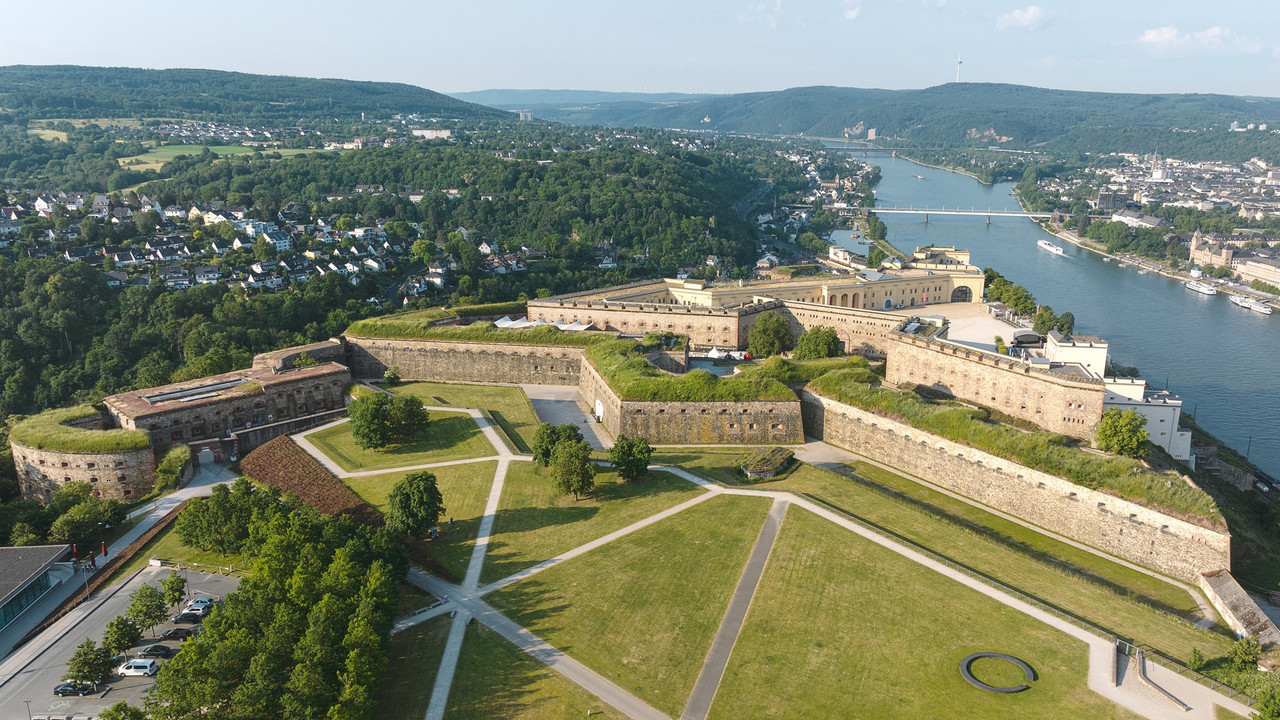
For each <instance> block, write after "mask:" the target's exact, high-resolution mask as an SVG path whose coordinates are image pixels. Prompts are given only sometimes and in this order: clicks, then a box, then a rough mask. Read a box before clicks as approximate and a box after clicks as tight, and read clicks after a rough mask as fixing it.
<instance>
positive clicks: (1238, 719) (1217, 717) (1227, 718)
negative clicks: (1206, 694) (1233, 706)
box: [1213, 705, 1248, 720]
mask: <svg viewBox="0 0 1280 720" xmlns="http://www.w3.org/2000/svg"><path fill="white" fill-rule="evenodd" d="M1213 710H1214V713H1213V717H1214V720H1248V718H1246V717H1245V716H1243V715H1241V714H1240V713H1233V712H1231V711H1230V710H1228V709H1226V708H1224V707H1222V706H1221V705H1217V706H1214V708H1213Z"/></svg>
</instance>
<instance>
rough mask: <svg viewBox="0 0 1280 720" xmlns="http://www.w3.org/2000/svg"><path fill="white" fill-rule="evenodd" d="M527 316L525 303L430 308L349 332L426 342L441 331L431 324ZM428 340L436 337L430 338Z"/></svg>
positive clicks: (371, 320)
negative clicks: (437, 331) (492, 317)
mask: <svg viewBox="0 0 1280 720" xmlns="http://www.w3.org/2000/svg"><path fill="white" fill-rule="evenodd" d="M525 312H527V305H526V304H525V303H523V302H507V303H489V304H487V305H461V306H459V307H455V308H427V309H426V310H414V311H412V312H407V313H396V314H394V315H383V316H382V317H372V318H365V319H364V320H357V321H356V322H354V323H352V324H351V327H349V328H347V332H348V333H350V334H351V335H359V336H362V337H385V338H423V339H426V338H427V337H428V335H425V334H424V333H428V332H431V331H433V330H438V329H439V328H433V327H432V323H436V322H439V321H441V320H447V319H449V318H473V317H485V316H491V315H509V316H511V317H521V316H523V315H524V314H525ZM429 337H435V336H434V335H431V336H429ZM566 344H570V343H566Z"/></svg>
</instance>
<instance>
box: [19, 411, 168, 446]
mask: <svg viewBox="0 0 1280 720" xmlns="http://www.w3.org/2000/svg"><path fill="white" fill-rule="evenodd" d="M97 414H98V411H97V410H96V409H94V408H93V406H91V405H77V406H75V407H69V408H57V409H54V410H46V411H44V412H42V413H40V414H39V415H33V416H32V417H29V418H27V419H26V420H22V421H21V422H19V423H17V424H16V425H14V426H13V430H12V431H11V432H10V437H11V438H13V441H14V442H16V443H18V444H19V445H25V446H27V447H29V448H36V449H37V450H52V451H57V452H72V453H94V452H129V451H131V450H145V449H147V448H149V447H151V436H150V435H148V434H147V432H146V431H145V430H123V429H115V430H89V429H85V428H78V427H71V426H70V425H67V424H66V423H72V422H75V421H77V420H84V419H86V418H90V417H93V416H94V415H97Z"/></svg>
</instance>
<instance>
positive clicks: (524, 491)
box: [481, 462, 702, 582]
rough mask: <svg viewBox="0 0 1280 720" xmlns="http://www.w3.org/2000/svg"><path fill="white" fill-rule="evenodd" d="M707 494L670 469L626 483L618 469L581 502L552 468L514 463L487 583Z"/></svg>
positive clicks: (604, 476) (488, 558) (601, 479)
mask: <svg viewBox="0 0 1280 720" xmlns="http://www.w3.org/2000/svg"><path fill="white" fill-rule="evenodd" d="M701 492H702V491H701V490H699V489H698V488H697V487H696V486H695V485H693V484H692V483H690V482H688V481H687V480H682V479H680V478H677V477H675V476H674V475H668V474H667V473H650V474H649V477H648V479H645V480H642V481H640V482H637V483H626V482H622V481H620V480H619V478H618V476H617V473H612V472H601V473H600V474H598V475H596V490H595V492H593V493H592V494H591V495H590V496H588V497H584V498H582V499H581V500H578V501H576V502H575V501H574V499H573V496H572V495H560V494H557V493H556V491H555V488H553V487H552V484H551V477H550V476H549V474H548V472H547V470H545V469H543V468H540V467H538V466H537V465H536V464H535V463H531V462H519V463H512V464H511V467H510V469H508V470H507V479H506V482H505V484H504V485H503V488H502V501H501V503H500V505H499V506H498V514H497V515H496V516H495V517H494V522H493V537H492V539H490V541H489V551H488V555H487V556H486V557H485V566H484V571H483V573H482V575H481V581H482V582H493V581H494V580H499V579H501V578H504V577H506V576H508V575H511V574H512V573H515V572H518V571H520V570H523V569H525V568H527V567H530V566H532V565H537V564H538V563H540V562H543V561H544V560H549V559H551V558H553V557H555V556H556V555H558V554H560V553H562V552H565V551H567V550H572V549H573V548H575V547H578V546H579V545H583V544H585V543H587V542H590V541H592V540H595V539H596V538H598V537H602V536H604V535H608V534H609V533H611V532H613V531H614V530H617V529H619V528H623V527H626V526H627V525H630V524H631V523H633V522H636V521H638V520H642V519H644V518H645V517H648V516H649V515H653V514H654V513H657V512H661V511H662V510H665V509H667V508H669V507H671V506H673V505H678V504H680V503H682V502H684V501H685V500H688V499H689V498H692V497H695V496H697V495H699V494H700V493H701Z"/></svg>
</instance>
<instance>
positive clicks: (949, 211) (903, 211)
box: [872, 207, 1053, 225]
mask: <svg viewBox="0 0 1280 720" xmlns="http://www.w3.org/2000/svg"><path fill="white" fill-rule="evenodd" d="M872 212H874V213H875V214H877V215H924V221H925V222H926V223H927V222H929V216H930V215H977V216H979V217H986V218H987V224H988V225H990V224H991V218H993V217H1025V218H1047V217H1052V216H1053V213H1048V212H1023V211H1021V210H978V209H976V208H970V209H969V210H961V209H959V208H889V207H877V208H872Z"/></svg>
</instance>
